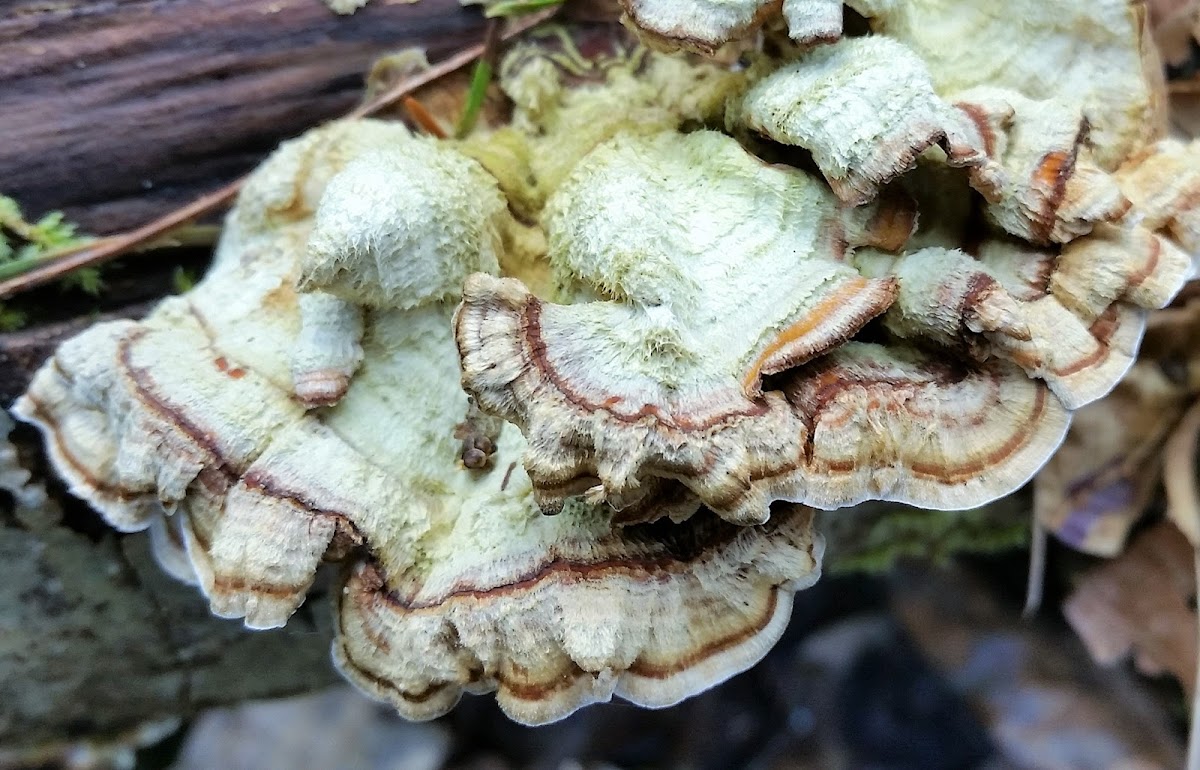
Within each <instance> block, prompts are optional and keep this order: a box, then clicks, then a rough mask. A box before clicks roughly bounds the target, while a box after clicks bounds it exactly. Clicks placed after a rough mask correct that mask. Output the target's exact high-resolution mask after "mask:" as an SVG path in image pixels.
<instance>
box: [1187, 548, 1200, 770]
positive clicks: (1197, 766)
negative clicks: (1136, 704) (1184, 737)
mask: <svg viewBox="0 0 1200 770" xmlns="http://www.w3.org/2000/svg"><path fill="white" fill-rule="evenodd" d="M1192 569H1193V571H1195V573H1196V585H1198V586H1200V548H1193V549H1192ZM1196 632H1197V634H1200V625H1198V626H1197V628H1196ZM1190 717H1191V727H1190V728H1189V730H1188V759H1187V770H1200V655H1198V656H1196V678H1195V679H1193V680H1192V713H1191V714H1190Z"/></svg>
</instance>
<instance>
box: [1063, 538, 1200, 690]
mask: <svg viewBox="0 0 1200 770" xmlns="http://www.w3.org/2000/svg"><path fill="white" fill-rule="evenodd" d="M1195 595H1196V576H1195V571H1194V569H1193V553H1192V547H1191V545H1190V544H1189V543H1188V541H1187V538H1185V537H1184V536H1183V535H1182V534H1181V533H1180V532H1179V530H1178V529H1176V528H1175V527H1174V526H1172V525H1171V524H1170V523H1168V522H1162V523H1160V524H1157V525H1155V526H1154V527H1153V528H1152V529H1150V530H1148V531H1147V532H1146V533H1145V534H1143V535H1141V536H1140V537H1138V538H1137V539H1135V540H1134V541H1133V544H1132V545H1130V547H1129V548H1128V549H1127V550H1126V551H1125V553H1124V554H1122V555H1121V556H1119V557H1118V558H1117V559H1115V560H1113V561H1112V562H1110V563H1108V564H1105V565H1103V566H1101V567H1098V568H1096V569H1094V570H1092V571H1091V572H1089V573H1088V574H1087V575H1086V576H1085V577H1084V579H1083V580H1082V581H1081V582H1080V584H1079V585H1078V586H1077V587H1076V589H1075V591H1074V592H1073V593H1072V594H1071V596H1070V597H1069V598H1068V599H1067V601H1066V603H1065V604H1064V605H1063V612H1064V614H1065V615H1066V616H1067V620H1068V621H1070V623H1071V626H1072V627H1074V629H1075V631H1076V632H1077V633H1078V634H1079V636H1080V638H1081V639H1083V642H1084V644H1086V645H1087V648H1088V651H1089V652H1090V653H1091V654H1092V657H1093V658H1094V659H1095V660H1096V661H1097V662H1098V663H1102V664H1113V663H1117V662H1118V661H1120V660H1122V659H1124V658H1126V657H1127V656H1130V655H1132V656H1133V660H1134V663H1135V665H1136V666H1137V668H1138V670H1139V671H1142V672H1143V673H1146V674H1150V675H1157V674H1163V673H1167V674H1170V675H1171V676H1173V677H1175V678H1176V679H1178V680H1179V682H1180V683H1181V684H1182V685H1183V687H1184V689H1185V690H1187V691H1188V692H1189V693H1190V692H1191V691H1192V689H1193V687H1194V685H1195V677H1196V610H1195V608H1194V603H1195Z"/></svg>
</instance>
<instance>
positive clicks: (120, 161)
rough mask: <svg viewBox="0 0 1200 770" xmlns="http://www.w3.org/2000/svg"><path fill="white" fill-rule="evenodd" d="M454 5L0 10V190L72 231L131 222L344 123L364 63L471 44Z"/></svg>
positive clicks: (73, 4) (445, 0)
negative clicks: (308, 132)
mask: <svg viewBox="0 0 1200 770" xmlns="http://www.w3.org/2000/svg"><path fill="white" fill-rule="evenodd" d="M482 29H483V18H482V16H481V14H480V13H479V11H478V10H477V9H463V8H462V7H461V6H460V5H459V4H458V2H457V1H456V0H420V2H415V3H409V2H406V1H405V0H374V2H371V3H369V4H368V5H367V6H366V7H365V8H362V9H361V10H359V11H358V12H356V13H354V14H353V15H350V16H339V15H337V14H334V13H333V12H332V11H330V10H329V9H328V8H327V7H326V6H325V5H324V4H323V3H322V2H321V0H120V1H119V2H111V0H58V1H56V2H45V0H7V2H4V3H2V4H0V139H2V140H3V141H0V192H2V193H4V194H7V195H10V196H12V197H14V198H16V199H17V200H18V201H19V202H20V203H21V204H22V205H23V206H24V207H25V208H26V210H27V212H28V213H29V214H31V215H38V214H41V213H44V212H46V211H49V210H55V209H62V210H64V211H65V212H66V213H67V215H68V217H70V218H72V219H74V220H75V221H77V222H79V223H80V224H81V225H82V227H83V228H84V229H85V230H88V231H91V232H95V233H110V232H117V231H120V230H124V229H129V228H131V227H134V226H136V225H138V224H142V223H143V222H146V221H148V220H150V219H152V218H154V217H156V216H159V215H161V214H163V213H165V212H166V211H168V210H169V209H171V208H173V207H174V206H177V205H179V204H181V203H184V202H187V201H189V200H192V199H193V198H195V197H197V196H199V195H201V194H203V193H205V192H209V191H211V190H214V189H216V188H218V187H220V186H221V185H222V184H223V183H225V182H229V181H231V180H232V179H234V178H236V177H237V176H239V175H241V174H243V173H245V172H246V171H248V170H249V169H251V168H252V167H253V166H254V165H255V164H256V163H257V162H258V161H259V160H260V159H261V158H262V157H263V156H265V155H266V154H267V153H268V152H270V151H271V150H272V149H274V147H275V146H276V145H277V144H278V143H279V141H281V140H282V139H286V138H288V137H291V136H295V135H297V134H299V133H301V132H302V131H303V130H305V129H306V128H308V127H311V126H314V125H317V124H319V123H321V122H322V121H325V120H328V119H330V118H333V117H336V116H337V115H339V114H342V113H344V112H346V111H347V110H349V109H350V108H351V107H352V106H353V105H354V104H355V103H356V102H357V101H358V100H359V98H360V97H361V95H362V87H363V73H364V72H365V71H366V70H367V69H368V67H369V66H370V63H371V62H372V61H373V60H374V59H376V58H377V57H379V56H381V55H383V54H387V53H390V52H392V51H395V50H397V49H400V48H404V47H407V46H414V45H419V46H421V47H423V48H425V49H426V50H427V52H428V54H429V57H430V60H437V59H438V58H441V57H443V56H445V55H447V54H448V53H449V52H451V51H453V50H456V49H458V48H460V47H462V46H464V45H467V44H469V43H473V42H477V41H478V40H479V39H480V37H481V35H482Z"/></svg>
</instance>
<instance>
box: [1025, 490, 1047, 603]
mask: <svg viewBox="0 0 1200 770" xmlns="http://www.w3.org/2000/svg"><path fill="white" fill-rule="evenodd" d="M1029 535H1030V541H1029V578H1028V580H1027V582H1026V583H1025V608H1024V609H1022V610H1021V617H1023V618H1025V619H1026V620H1028V619H1029V618H1032V617H1033V616H1034V615H1036V614H1037V611H1038V610H1039V609H1040V608H1041V606H1042V593H1043V589H1044V586H1045V583H1046V528H1045V527H1043V526H1042V523H1041V522H1040V521H1038V517H1037V508H1036V507H1035V508H1034V510H1033V522H1032V524H1031V525H1030V533H1029Z"/></svg>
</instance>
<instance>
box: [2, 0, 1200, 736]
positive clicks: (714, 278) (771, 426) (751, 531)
mask: <svg viewBox="0 0 1200 770" xmlns="http://www.w3.org/2000/svg"><path fill="white" fill-rule="evenodd" d="M718 5H719V6H720V10H721V12H722V13H725V14H726V16H725V17H723V19H724V20H723V21H722V20H718V22H719V23H717V22H714V23H713V25H710V27H709V28H706V29H705V30H703V35H700V34H693V33H694V32H695V30H694V29H689V30H685V31H684V32H683V33H680V34H681V35H683V37H680V35H678V34H676V32H675V31H672V30H674V27H670V24H673V23H674V22H670V21H669V19H668V16H669V15H670V13H667V12H666V11H663V13H662V14H660V15H659V16H658V17H656V18H659V19H660V21H661V24H659V26H658V27H655V29H656V30H657V32H656V34H658V35H660V36H662V37H663V39H665V38H668V37H669V38H672V39H676V40H682V39H684V38H686V39H687V40H690V41H691V45H692V47H694V48H700V49H707V48H711V47H712V46H714V45H718V44H719V43H720V41H721V40H723V39H724V38H725V37H726V36H728V35H731V34H740V30H744V29H749V28H752V27H753V26H754V25H755V24H757V23H758V22H759V21H760V20H761V19H760V14H761V13H765V12H764V11H762V8H767V9H768V11H766V12H767V13H773V12H774V10H775V8H776V4H767V5H766V6H760V5H757V4H747V5H742V6H739V5H737V4H735V3H723V4H708V5H706V4H703V3H688V4H686V6H687V8H691V7H693V6H695V7H697V8H699V7H706V8H710V9H712V8H717V7H718ZM1065 5H1066V6H1067V7H1066V8H1065V9H1064V10H1063V11H1062V12H1061V18H1059V16H1058V15H1056V14H1057V13H1058V12H1057V11H1051V10H1044V9H1041V7H1040V5H1038V4H1036V3H1033V2H1032V0H1021V2H1019V3H1017V6H1019V8H1020V9H1022V11H1028V14H1032V16H1031V18H1036V19H1041V20H1042V21H1044V22H1045V28H1042V27H1040V26H1038V23H1033V22H1030V23H1029V24H1021V25H1015V24H1013V23H1012V22H1011V19H1012V18H1019V17H1020V15H1021V14H1020V12H1018V11H1017V10H1015V9H1014V10H1013V11H1012V12H1011V13H1005V14H1002V15H997V14H995V13H994V7H993V6H991V5H986V7H985V4H984V3H983V0H964V2H961V3H956V4H947V3H934V2H932V0H908V1H907V2H902V3H901V2H895V3H882V2H876V1H875V0H871V1H870V2H867V1H866V0H863V2H859V3H856V4H854V8H855V9H856V10H858V11H860V12H861V13H862V14H863V15H865V16H867V17H868V19H869V20H870V22H871V25H872V30H873V32H872V34H871V35H868V36H866V37H858V38H853V39H851V38H846V39H844V40H837V38H839V36H840V14H841V6H840V5H838V6H836V7H835V6H834V5H827V4H824V3H817V2H804V0H794V1H793V0H787V1H786V2H784V3H783V5H782V9H783V13H784V15H785V16H786V17H787V18H788V20H789V23H790V24H791V32H792V35H793V37H796V38H797V39H801V40H804V41H807V42H810V43H811V42H813V41H817V40H821V41H825V44H824V45H823V46H821V47H817V48H811V47H809V48H795V47H794V46H793V49H794V50H790V51H787V52H786V53H785V54H784V55H779V51H778V50H777V49H779V48H780V45H781V44H780V41H778V40H773V41H772V43H771V45H764V46H763V49H762V50H761V51H757V52H749V53H748V57H749V66H748V67H745V68H742V67H734V66H727V65H726V64H722V63H721V62H720V61H718V60H705V61H700V60H698V58H697V57H694V56H687V57H682V56H681V57H671V56H667V55H665V54H659V53H655V52H652V51H650V50H648V49H644V48H641V47H640V46H634V47H627V46H625V45H624V44H623V43H621V41H620V39H619V37H617V36H615V35H614V34H613V33H612V30H607V31H602V32H597V30H596V29H595V28H592V29H591V30H590V31H589V32H588V33H587V34H588V35H591V36H592V37H590V38H588V40H587V45H581V46H579V47H575V46H574V45H573V44H572V37H571V36H572V34H574V33H573V32H572V31H570V30H559V31H558V32H550V33H547V34H545V35H542V36H540V37H539V38H538V40H537V42H532V43H530V42H526V43H523V44H521V45H518V46H516V47H514V48H513V50H511V51H510V52H509V53H508V54H507V56H506V57H505V59H504V61H503V62H502V63H501V65H500V67H499V68H498V72H499V73H500V81H501V82H500V86H501V89H502V91H503V93H504V94H505V95H506V96H507V97H508V102H507V103H506V104H504V105H501V107H502V108H497V109H493V110H486V111H485V118H486V119H485V120H483V121H481V123H480V124H479V126H478V127H477V129H476V131H475V132H474V133H473V134H471V135H470V136H468V137H466V138H464V139H461V140H449V139H433V138H429V137H425V136H416V135H414V134H412V133H410V132H409V130H408V129H406V128H405V127H403V126H402V125H400V124H395V123H385V122H377V121H366V120H362V121H343V122H335V123H332V124H329V125H327V126H325V127H323V128H320V129H316V130H314V131H311V132H309V133H308V134H306V135H305V136H303V137H301V138H299V139H297V140H294V141H291V142H288V143H285V144H284V145H283V146H282V147H281V148H280V149H279V150H278V151H277V152H276V153H275V154H274V155H273V156H272V157H271V158H270V159H269V160H268V161H267V162H266V163H265V164H264V165H263V166H262V167H261V168H260V169H259V170H258V171H256V172H255V173H254V174H253V175H252V176H251V177H250V179H249V180H248V181H247V183H246V185H245V186H244V188H243V190H242V193H241V196H240V198H239V201H238V203H237V205H236V207H235V208H234V210H233V211H232V212H231V213H230V215H229V217H228V219H227V222H226V226H225V229H224V231H223V234H222V238H221V242H220V244H219V245H218V249H217V253H216V258H215V261H214V264H213V266H212V269H211V270H210V272H209V274H208V275H207V276H206V278H205V279H204V280H203V281H202V282H201V283H200V284H199V285H197V286H196V287H195V288H194V289H193V290H192V291H189V292H188V293H187V294H185V295H182V296H178V297H171V298H169V299H166V300H164V301H163V302H162V303H161V304H160V305H159V306H158V308H157V309H155V310H154V311H153V312H152V313H151V314H150V315H149V316H148V317H147V318H146V319H144V320H142V321H137V322H132V321H124V322H113V323H103V324H97V325H96V326H94V327H93V328H91V329H89V330H88V331H86V332H84V333H83V334H81V335H80V336H78V337H76V338H74V339H72V340H69V341H67V342H66V343H64V344H63V345H62V346H61V347H60V348H59V349H58V351H57V352H56V354H55V355H54V356H53V357H52V358H51V359H50V360H49V361H48V362H47V363H46V364H45V366H44V367H43V368H42V369H41V370H40V371H39V372H38V374H37V376H36V377H35V379H34V381H33V383H32V384H31V385H30V387H29V390H28V392H27V393H26V394H25V395H24V396H23V397H22V398H21V399H20V400H19V401H18V402H17V404H16V405H15V407H14V413H15V414H16V415H17V416H19V417H20V418H21V419H23V420H26V421H28V422H31V423H33V424H35V425H37V426H39V427H40V428H41V430H42V432H43V434H44V435H45V438H46V444H47V452H48V454H49V456H50V458H51V460H52V462H53V464H54V467H55V468H56V469H57V471H58V473H59V474H60V475H61V476H62V477H63V478H64V479H66V481H67V482H68V484H69V485H70V488H71V489H72V491H73V492H74V493H76V494H77V495H79V496H80V497H82V498H83V499H85V500H87V501H88V502H89V503H91V504H92V505H93V506H94V507H95V508H96V509H97V510H98V511H100V513H101V514H102V515H103V516H104V517H105V518H106V519H107V520H108V521H109V522H110V523H111V524H112V525H113V526H115V527H117V528H118V529H121V530H123V531H136V530H143V529H150V530H151V531H152V534H153V535H154V539H153V542H154V543H155V548H156V549H157V550H158V552H159V554H160V556H161V558H162V561H163V564H164V566H165V567H166V568H168V569H169V570H170V571H171V572H173V573H174V574H177V575H179V576H180V577H183V578H185V579H188V580H191V581H193V582H195V583H196V584H197V585H198V586H199V587H200V589H201V590H203V591H204V593H205V594H206V596H207V597H208V599H209V601H210V603H211V606H212V609H213V611H214V612H216V613H217V614H219V615H222V616H226V617H240V618H244V619H245V622H246V624H247V625H249V626H251V627H255V628H262V627H272V626H278V625H280V624H283V623H285V622H286V621H287V619H288V618H289V617H290V615H291V614H292V613H293V612H294V611H295V610H296V608H297V607H298V606H299V605H300V604H301V603H302V602H303V601H304V600H305V597H306V594H307V593H308V591H309V589H310V587H311V586H312V584H313V581H314V579H315V574H316V571H317V570H318V568H319V567H320V565H321V564H322V563H323V562H340V563H341V565H342V568H341V571H340V573H339V577H338V578H337V581H338V582H337V591H336V593H335V598H334V604H335V605H336V606H335V611H336V613H337V619H338V634H337V637H336V640H335V649H334V657H335V660H336V662H337V664H338V666H339V667H340V669H341V670H342V671H343V672H344V674H345V675H346V676H347V678H349V679H350V680H351V681H353V682H355V683H356V684H358V685H359V686H360V687H361V688H362V689H364V690H365V691H367V692H368V693H371V694H373V695H375V696H376V697H379V698H381V699H384V700H386V701H388V702H390V703H392V704H394V705H395V706H396V708H398V709H399V711H400V712H401V713H402V714H404V715H405V716H408V717H411V718H415V719H426V718H432V717H435V716H437V715H439V714H442V713H444V712H445V711H446V710H448V709H449V708H451V707H452V706H453V705H454V703H455V702H456V701H457V700H458V698H459V697H460V695H461V694H462V693H463V692H464V691H466V692H487V691H495V692H496V693H497V696H496V697H497V698H498V700H499V702H500V704H501V706H502V708H504V710H505V711H506V712H507V713H508V714H509V715H511V716H512V717H513V718H514V719H517V720H520V721H523V722H527V723H531V724H537V723H543V722H547V721H552V720H554V719H558V718H561V717H563V716H565V715H567V714H569V713H571V712H572V711H573V710H575V709H576V708H579V707H581V706H583V705H585V704H587V703H591V702H595V701H603V700H608V699H610V698H611V697H613V696H614V695H616V696H621V697H625V698H627V699H629V700H631V701H633V702H635V703H639V704H642V705H645V706H651V707H659V706H665V705H668V704H671V703H675V702H677V701H679V700H680V699H682V698H685V697H687V696H689V695H691V694H693V693H696V692H698V691H700V690H702V689H704V688H706V687H709V686H711V685H713V684H715V683H717V682H720V681H722V680H724V679H725V678H727V677H729V676H731V675H733V674H734V673H737V672H738V671H741V670H743V669H745V668H747V667H748V666H750V665H753V664H754V663H755V662H756V661H757V660H759V659H760V658H761V657H762V656H763V655H764V654H765V653H766V651H767V650H768V649H769V648H770V647H771V645H772V644H773V643H774V642H775V640H776V639H778V637H779V635H780V634H781V633H782V631H783V627H784V625H785V624H786V622H787V617H788V614H789V608H790V604H791V601H792V596H793V594H794V593H795V592H796V591H797V590H800V589H802V588H804V587H806V586H808V585H810V584H811V583H812V582H813V581H815V580H816V579H817V576H818V574H819V572H820V564H821V557H822V550H823V541H822V540H821V538H820V537H819V535H817V534H816V533H815V532H814V531H813V527H812V513H813V512H812V510H811V508H810V507H808V506H812V507H817V508H839V507H843V506H850V505H854V504H857V503H859V502H862V501H867V500H884V501H902V502H906V503H912V504H915V505H917V506H920V507H924V508H938V509H962V508H970V507H975V506H979V505H982V504H984V503H987V502H989V501H991V500H993V499H995V498H997V497H1000V496H1002V495H1005V494H1007V493H1009V492H1011V491H1013V490H1015V489H1017V488H1018V487H1020V486H1021V485H1022V484H1024V483H1025V482H1026V481H1028V480H1029V479H1030V477H1031V476H1032V475H1033V474H1034V473H1036V472H1037V471H1038V470H1039V469H1040V468H1041V467H1042V466H1043V465H1044V464H1045V463H1046V462H1047V460H1048V459H1049V458H1050V457H1051V455H1052V454H1053V453H1054V452H1055V450H1056V449H1057V448H1058V446H1059V445H1060V443H1061V442H1062V440H1063V437H1064V435H1065V434H1066V432H1067V430H1068V426H1069V423H1070V421H1071V419H1072V414H1073V412H1074V411H1075V410H1076V409H1079V408H1081V407H1084V406H1085V405H1087V404H1089V403H1091V402H1094V401H1095V400H1096V399H1098V398H1100V397H1101V396H1103V395H1104V394H1105V393H1107V392H1109V391H1110V390H1111V389H1112V388H1113V387H1114V386H1116V385H1117V384H1118V382H1119V381H1120V380H1121V378H1122V376H1123V375H1124V374H1125V372H1126V370H1127V369H1128V368H1129V366H1130V365H1131V363H1132V362H1133V360H1134V357H1135V355H1136V353H1137V348H1138V345H1139V343H1140V341H1141V338H1142V335H1143V330H1144V327H1145V323H1146V314H1147V311H1148V310H1149V309H1151V308H1158V307H1162V306H1164V305H1166V304H1167V303H1168V302H1170V301H1171V298H1172V296H1173V295H1174V294H1175V293H1176V292H1177V291H1178V289H1179V287H1180V286H1181V284H1182V283H1183V281H1184V280H1185V279H1186V278H1187V277H1189V276H1190V274H1191V272H1192V257H1193V256H1194V254H1195V252H1196V250H1197V248H1200V219H1198V218H1197V214H1196V207H1195V205H1194V201H1195V200H1197V199H1198V196H1197V195H1196V194H1195V191H1196V189H1197V188H1198V187H1200V182H1198V181H1197V179H1200V177H1198V176H1197V174H1196V172H1195V162H1194V157H1195V153H1196V150H1195V148H1194V147H1193V146H1191V145H1184V144H1180V143H1174V142H1166V141H1163V142H1158V140H1159V139H1160V138H1161V131H1160V128H1159V123H1157V122H1156V121H1157V120H1158V118H1157V117H1156V116H1157V115H1158V113H1157V112H1156V110H1157V109H1158V107H1157V105H1158V104H1159V103H1160V102H1161V83H1156V81H1155V80H1154V78H1153V77H1152V76H1151V75H1149V74H1147V73H1148V72H1149V71H1150V70H1149V69H1147V68H1146V59H1145V56H1144V51H1143V50H1142V48H1141V45H1142V43H1141V39H1140V38H1139V37H1138V35H1137V34H1136V33H1137V29H1138V28H1137V24H1138V23H1139V22H1138V21H1137V18H1136V16H1137V15H1136V13H1134V11H1133V10H1132V9H1131V8H1130V7H1129V6H1127V5H1125V4H1124V3H1122V2H1116V1H1115V0H1105V1H1104V2H1096V3H1090V4H1088V5H1087V6H1086V11H1087V13H1085V12H1084V6H1083V5H1082V4H1081V3H1073V2H1072V3H1067V4H1065ZM1077 6H1078V7H1077ZM627 7H628V8H629V12H630V15H631V16H632V17H634V18H635V19H636V20H638V21H639V23H645V22H646V20H647V19H650V18H651V17H652V16H654V15H655V14H657V13H658V11H653V12H652V11H650V10H647V9H649V8H653V7H657V8H659V9H660V10H661V9H662V8H663V7H665V6H662V5H660V4H659V3H656V2H646V1H645V0H629V2H628V4H627ZM671 7H672V8H675V10H679V9H684V8H685V4H682V3H679V4H676V5H673V6H671ZM987 9H993V10H992V11H987ZM668 10H669V9H668ZM985 11H987V12H985ZM671 13H674V11H671ZM747 14H748V15H747ZM989 14H990V15H989ZM663 19H668V20H667V21H662V20H663ZM1080 19H1086V21H1087V23H1086V24H1083V23H1082V22H1080V23H1079V24H1075V22H1077V21H1079V20H1080ZM656 23H658V22H656ZM1039 23H1040V22H1039ZM1073 24H1074V26H1072V25H1073ZM972 25H976V26H978V27H979V28H980V29H982V30H984V32H980V31H978V30H977V29H976V27H975V26H972ZM1122 25H1124V26H1122ZM1009 27H1013V28H1016V27H1019V28H1020V29H1021V30H1023V31H1024V32H1023V34H1028V35H1029V36H1030V46H1029V48H1028V50H1027V51H1026V49H1025V48H1023V47H1021V46H1020V45H1019V41H1018V42H1014V41H1013V39H1012V35H1011V34H1010V35H1009V36H1008V37H1007V38H1004V37H1003V36H1002V35H1000V34H999V32H997V30H1001V31H1002V30H1003V29H1008V28H1009ZM1068 29H1071V30H1077V31H1078V34H1079V35H1081V36H1082V37H1081V41H1082V42H1081V43H1080V46H1078V47H1076V48H1073V49H1072V51H1073V53H1070V54H1069V55H1068V54H1067V53H1064V52H1063V51H1064V50H1065V49H1063V47H1062V46H1061V45H1060V44H1061V43H1062V42H1063V36H1064V35H1066V34H1067V30H1068ZM731 30H732V31H731ZM768 32H769V30H768ZM1010 32H1011V30H1010ZM988 34H995V35H996V38H997V39H996V40H990V39H982V38H980V36H981V35H984V36H985V37H986V35H988ZM689 35H691V37H688V36H689ZM938 36H948V37H946V39H953V40H959V42H960V43H961V45H962V46H963V48H962V50H960V49H959V47H957V44H956V46H955V47H951V48H946V49H945V50H943V49H942V48H940V47H939V45H940V44H939V43H938V40H937V38H938ZM601 38H611V39H609V40H608V43H613V41H614V40H615V41H617V42H616V43H615V44H612V45H609V44H608V43H604V41H603V40H601ZM960 38H961V39H960ZM598 41H599V42H598ZM625 42H628V41H625ZM784 44H786V45H792V44H790V43H786V41H784ZM1005 46H1007V48H1005ZM1002 48H1004V50H1008V51H1009V52H1010V53H1011V51H1012V50H1018V51H1022V52H1023V55H1024V54H1025V53H1028V56H1029V57H1033V58H1036V59H1037V61H1038V62H1040V64H1039V65H1038V66H1039V67H1049V69H1050V70H1051V71H1054V72H1056V73H1057V72H1061V74H1062V77H1061V82H1060V81H1059V80H1056V79H1053V78H1045V77H1043V74H1044V73H1043V70H1042V69H1039V68H1038V67H1034V68H1033V69H1030V67H1032V65H1031V64H1029V63H1028V62H1025V61H1024V60H1023V59H1021V60H1013V58H1012V56H1007V57H1005V56H999V55H998V54H997V51H999V50H1000V49H1002ZM581 49H582V50H587V51H588V52H589V56H588V57H584V56H582V54H580V50H581ZM988 55H991V56H993V58H994V61H993V60H991V59H986V57H987V56H988ZM980 57H984V58H980ZM1038 57H1041V58H1038ZM1151 58H1152V57H1151ZM981 62H986V66H984V64H982V63H981ZM996 62H1000V65H1003V66H1000V65H997V64H996ZM1081 62H1082V63H1081ZM968 65H969V66H968ZM960 68H961V70H960ZM966 72H970V73H973V74H971V75H970V76H968V75H967V74H964V73H966ZM1089 72H1090V73H1092V75H1088V73H1089ZM1051 81H1053V83H1054V84H1055V85H1047V84H1048V83H1051ZM434 122H435V123H436V119H435V120H434ZM1156 142H1158V143H1156ZM796 147H800V148H804V149H805V150H807V151H808V153H809V154H810V155H811V159H810V158H809V157H808V156H805V155H804V153H802V152H800V151H798V150H797V149H795V148H796ZM810 160H811V161H812V162H809V161H810ZM814 166H815V169H813V167H814ZM544 514H556V515H544Z"/></svg>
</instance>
